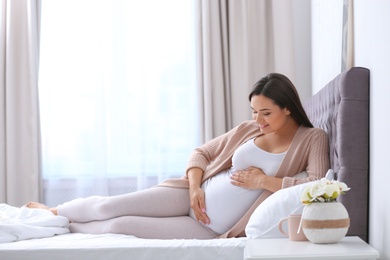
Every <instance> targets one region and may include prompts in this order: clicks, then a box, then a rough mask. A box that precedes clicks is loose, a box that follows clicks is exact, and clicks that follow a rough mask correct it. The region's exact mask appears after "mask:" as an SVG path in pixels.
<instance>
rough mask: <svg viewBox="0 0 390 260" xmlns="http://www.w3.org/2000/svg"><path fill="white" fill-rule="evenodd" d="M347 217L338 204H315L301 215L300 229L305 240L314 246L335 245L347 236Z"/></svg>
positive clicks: (307, 207) (310, 205) (340, 204)
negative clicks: (314, 244)
mask: <svg viewBox="0 0 390 260" xmlns="http://www.w3.org/2000/svg"><path fill="white" fill-rule="evenodd" d="M349 222H350V220H349V215H348V212H347V210H346V208H345V207H344V205H343V204H342V203H340V202H315V203H311V204H309V205H307V206H306V207H305V209H304V211H303V214H302V229H303V233H304V234H305V235H306V237H307V239H308V240H309V241H311V242H313V243H316V244H330V243H337V242H338V241H340V240H341V239H343V237H345V235H346V234H347V231H348V228H349Z"/></svg>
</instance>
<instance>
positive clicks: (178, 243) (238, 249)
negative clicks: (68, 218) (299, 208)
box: [0, 233, 247, 260]
mask: <svg viewBox="0 0 390 260" xmlns="http://www.w3.org/2000/svg"><path fill="white" fill-rule="evenodd" d="M246 241H247V238H227V239H210V240H195V239H194V240H192V239H191V240H188V239H187V240H183V239H171V240H161V239H139V238H136V237H133V236H126V235H119V234H104V235H90V234H79V233H71V234H64V235H58V236H54V237H50V238H40V239H31V240H23V241H18V242H10V243H0V259H1V260H11V259H12V260H19V259H29V260H35V259H39V260H45V259H50V260H62V259H64V260H65V259H67V260H68V259H71V260H76V259H83V260H89V259H91V260H92V259H93V260H103V259H104V260H107V259H115V260H116V259H118V260H121V259H126V260H128V259H134V260H149V259H153V260H155V259H181V260H199V259H202V260H208V259H210V260H218V259H221V260H222V259H223V260H242V259H243V255H244V247H245V243H246Z"/></svg>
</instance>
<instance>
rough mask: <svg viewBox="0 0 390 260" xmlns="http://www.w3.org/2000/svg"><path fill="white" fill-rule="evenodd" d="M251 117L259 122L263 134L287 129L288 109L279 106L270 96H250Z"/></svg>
mask: <svg viewBox="0 0 390 260" xmlns="http://www.w3.org/2000/svg"><path fill="white" fill-rule="evenodd" d="M251 107H252V117H253V120H256V122H257V123H258V124H259V127H260V131H261V133H263V134H267V133H272V132H276V133H277V132H280V131H283V130H287V129H286V127H288V124H287V122H288V120H291V118H290V117H289V115H290V111H289V110H287V108H283V109H282V108H280V107H279V106H278V105H276V104H275V103H274V101H273V100H272V99H270V98H267V97H265V96H263V95H258V96H252V99H251Z"/></svg>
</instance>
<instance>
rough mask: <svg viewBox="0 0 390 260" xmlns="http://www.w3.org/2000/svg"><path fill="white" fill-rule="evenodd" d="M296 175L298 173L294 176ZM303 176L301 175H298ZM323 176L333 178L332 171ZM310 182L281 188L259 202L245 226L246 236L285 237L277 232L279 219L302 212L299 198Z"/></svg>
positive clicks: (302, 206)
mask: <svg viewBox="0 0 390 260" xmlns="http://www.w3.org/2000/svg"><path fill="white" fill-rule="evenodd" d="M296 177H298V175H297V176H296ZM299 177H303V176H299ZM325 178H327V179H328V180H332V179H333V171H332V170H329V171H328V172H327V173H326V176H325ZM311 183H312V182H308V183H303V184H299V185H295V186H292V187H289V188H285V189H281V190H278V191H277V192H275V193H274V194H272V195H271V196H269V197H268V198H267V199H266V200H265V201H263V203H261V204H260V205H259V206H258V207H257V208H256V210H255V211H254V212H253V214H252V216H251V217H250V219H249V221H248V224H247V226H246V228H245V233H246V236H247V237H248V238H280V237H285V236H284V235H282V234H281V233H280V232H279V229H278V224H279V221H280V220H282V219H284V218H287V217H288V215H290V214H302V211H303V208H304V205H303V204H302V203H301V202H300V200H299V198H300V197H301V194H302V192H303V189H304V188H305V187H306V185H310V184H311Z"/></svg>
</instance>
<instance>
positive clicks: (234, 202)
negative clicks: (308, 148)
mask: <svg viewBox="0 0 390 260" xmlns="http://www.w3.org/2000/svg"><path fill="white" fill-rule="evenodd" d="M285 154H286V152H284V153H280V154H273V153H269V152H266V151H264V150H262V149H260V148H259V147H257V146H256V144H255V142H254V139H251V140H249V141H247V142H246V143H244V144H243V145H241V146H240V147H239V148H238V149H237V150H236V151H235V153H234V155H233V158H232V164H233V165H232V167H231V168H230V169H229V170H227V171H224V172H221V173H219V174H217V175H216V176H214V177H212V178H210V179H208V180H207V181H206V182H204V183H203V185H202V189H203V190H204V191H205V203H206V214H207V215H208V217H209V218H210V224H209V225H208V227H209V228H210V229H212V230H213V231H214V232H216V233H218V234H223V233H225V232H226V231H228V230H229V229H230V228H231V227H233V225H234V224H235V223H237V222H238V220H239V219H240V218H241V217H242V216H243V215H244V214H245V212H246V211H247V210H248V209H249V207H250V206H251V205H252V204H253V203H254V201H255V200H256V199H257V198H258V197H259V196H260V194H261V193H262V192H263V190H249V189H245V188H241V187H238V186H235V185H233V184H231V183H230V182H231V179H230V176H231V174H232V173H234V172H235V171H237V170H243V169H246V168H248V167H250V166H254V167H257V168H260V169H262V170H263V172H264V173H265V174H266V175H270V176H274V175H275V174H276V172H277V170H278V169H279V166H280V164H281V162H282V160H283V157H284V155H285Z"/></svg>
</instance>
